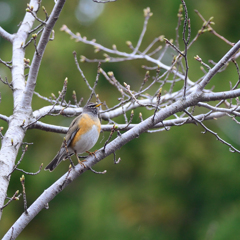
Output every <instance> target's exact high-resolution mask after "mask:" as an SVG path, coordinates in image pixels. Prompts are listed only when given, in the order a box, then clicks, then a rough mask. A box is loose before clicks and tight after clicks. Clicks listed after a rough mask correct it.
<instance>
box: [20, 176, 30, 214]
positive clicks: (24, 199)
mask: <svg viewBox="0 0 240 240" xmlns="http://www.w3.org/2000/svg"><path fill="white" fill-rule="evenodd" d="M20 182H21V184H22V188H23V204H24V212H25V213H26V214H28V211H27V208H28V207H27V196H26V188H25V177H24V175H22V177H20Z"/></svg>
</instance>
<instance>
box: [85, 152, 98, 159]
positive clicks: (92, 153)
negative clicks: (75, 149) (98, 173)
mask: <svg viewBox="0 0 240 240" xmlns="http://www.w3.org/2000/svg"><path fill="white" fill-rule="evenodd" d="M96 151H97V150H95V151H94V152H89V151H86V153H88V154H89V155H91V156H92V155H93V156H94V157H95V158H97V157H96V155H95V152H96Z"/></svg>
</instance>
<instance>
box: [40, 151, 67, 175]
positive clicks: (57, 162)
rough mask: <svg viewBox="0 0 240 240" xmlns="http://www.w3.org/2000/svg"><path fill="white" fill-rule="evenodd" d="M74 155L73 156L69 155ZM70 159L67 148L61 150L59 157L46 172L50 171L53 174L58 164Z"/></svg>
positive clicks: (47, 167) (48, 166) (56, 157)
mask: <svg viewBox="0 0 240 240" xmlns="http://www.w3.org/2000/svg"><path fill="white" fill-rule="evenodd" d="M69 155H72V154H69ZM67 157H68V154H67V152H66V149H65V148H61V149H60V150H59V152H58V153H57V155H56V156H55V157H54V158H53V160H52V161H51V162H50V163H49V164H48V165H47V166H46V167H45V170H49V171H50V172H52V171H53V170H54V169H55V168H56V167H57V166H58V164H59V163H60V162H61V161H62V160H65V159H66V158H67Z"/></svg>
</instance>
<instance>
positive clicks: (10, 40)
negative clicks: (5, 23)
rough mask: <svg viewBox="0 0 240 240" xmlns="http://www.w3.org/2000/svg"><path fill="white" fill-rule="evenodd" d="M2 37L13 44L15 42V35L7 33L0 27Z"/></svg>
mask: <svg viewBox="0 0 240 240" xmlns="http://www.w3.org/2000/svg"><path fill="white" fill-rule="evenodd" d="M0 36H2V37H3V38H5V39H6V40H8V41H9V42H11V43H12V42H13V38H14V35H13V34H10V33H8V32H7V31H5V30H4V29H3V28H2V27H0Z"/></svg>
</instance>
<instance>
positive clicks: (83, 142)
mask: <svg viewBox="0 0 240 240" xmlns="http://www.w3.org/2000/svg"><path fill="white" fill-rule="evenodd" d="M98 137H99V132H98V129H97V126H95V125H93V127H92V129H91V130H90V131H88V132H87V133H85V134H83V135H82V136H81V139H80V140H79V141H78V142H77V143H76V145H75V146H74V149H73V150H75V151H77V153H78V154H80V153H84V152H86V151H88V150H90V149H91V148H92V147H93V146H94V145H95V144H96V142H97V140H98Z"/></svg>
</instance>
